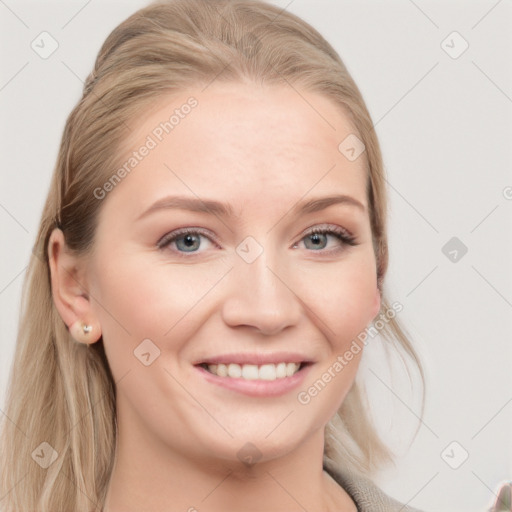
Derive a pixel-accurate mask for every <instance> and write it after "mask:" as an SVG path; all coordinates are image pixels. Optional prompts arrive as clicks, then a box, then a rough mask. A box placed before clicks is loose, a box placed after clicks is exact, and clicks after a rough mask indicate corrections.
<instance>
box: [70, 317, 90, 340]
mask: <svg viewBox="0 0 512 512" xmlns="http://www.w3.org/2000/svg"><path fill="white" fill-rule="evenodd" d="M69 332H70V333H71V336H73V338H74V339H75V340H76V341H78V342H80V343H92V338H91V337H90V334H91V332H92V325H89V324H84V323H82V322H81V321H80V320H77V321H76V322H74V323H73V325H72V326H71V327H70V328H69Z"/></svg>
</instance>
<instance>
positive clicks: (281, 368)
mask: <svg viewBox="0 0 512 512" xmlns="http://www.w3.org/2000/svg"><path fill="white" fill-rule="evenodd" d="M299 368H300V363H278V364H262V365H261V366H257V365H255V364H243V365H239V364H235V363H231V364H228V365H226V364H209V365H208V370H209V371H210V373H213V374H214V375H218V376H219V377H231V378H234V379H238V378H242V379H246V380H258V379H259V380H276V379H284V378H285V377H291V376H292V375H294V374H295V373H297V371H298V370H299Z"/></svg>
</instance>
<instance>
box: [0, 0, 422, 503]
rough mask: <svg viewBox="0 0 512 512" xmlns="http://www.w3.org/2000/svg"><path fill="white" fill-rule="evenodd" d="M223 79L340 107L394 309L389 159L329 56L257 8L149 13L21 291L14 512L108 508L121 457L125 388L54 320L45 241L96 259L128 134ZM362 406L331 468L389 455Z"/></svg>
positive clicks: (111, 46) (6, 438)
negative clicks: (61, 242)
mask: <svg viewBox="0 0 512 512" xmlns="http://www.w3.org/2000/svg"><path fill="white" fill-rule="evenodd" d="M213 80H217V81H225V82H235V83H237V82H238V83H240V82H247V83H251V82H252V83H261V84H269V85H271V84H275V85H291V86H293V87H294V88H302V89H303V90H306V91H310V92H312V93H318V94H320V95H322V96H323V97H325V98H328V99H330V100H331V101H332V102H333V103H334V104H335V105H337V106H339V108H340V109H342V110H343V112H344V113H346V115H348V116H349V117H350V119H351V121H352V123H353V125H354V127H355V128H356V129H357V132H358V135H359V137H360V138H361V139H362V140H363V142H364V144H365V148H366V149H365V152H364V153H363V155H362V158H364V159H365V167H366V171H367V199H368V205H369V216H370V223H371V228H372V235H373V246H374V251H375V258H376V273H377V283H378V287H379V289H380V291H381V312H383V311H387V310H389V301H388V299H387V298H386V294H385V293H384V288H383V279H384V276H385V274H386V270H387V267H388V247H387V231H386V216H387V199H386V188H385V176H384V169H383V163H382V156H381V151H380V148H379V143H378V140H377V136H376V134H375V131H374V127H373V123H372V120H371V118H370V115H369V113H368V110H367V108H366V106H365V103H364V100H363V97H362V95H361V93H360V92H359V89H358V88H357V86H356V84H355V83H354V81H353V79H352V78H351V76H350V75H349V73H348V71H347V69H346V67H345V65H344V64H343V62H342V60H341V59H340V57H339V56H338V54H337V53H336V51H335V50H334V49H333V48H332V46H331V45H330V44H329V43H328V42H327V41H326V40H325V39H324V38H323V37H322V36H321V35H320V34H319V33H318V32H317V31H316V30H315V29H314V28H312V27H311V26H310V25H308V24H307V23H306V22H304V21H303V20H301V19H300V18H298V17H297V16H295V15H293V14H291V13H289V12H286V11H285V10H280V9H279V8H277V7H275V6H273V5H270V4H267V3H264V2H263V1H259V0H169V1H160V2H155V3H153V4H150V5H149V6H147V7H145V8H143V9H140V10H139V11H137V12H136V13H135V14H133V15H132V16H130V17H129V18H128V19H126V20H125V21H124V22H122V23H121V24H120V25H119V26H118V27H116V28H115V29H114V30H113V31H112V33H111V34H110V35H109V36H108V37H107V39H106V40H105V42H104V43H103V45H102V47H101V49H100V52H99V54H98V56H97V58H96V61H95V65H94V69H93V71H92V72H91V73H90V75H89V76H88V78H87V80H86V82H85V85H84V88H83V94H82V97H81V99H80V100H79V101H78V103H77V105H76V106H75V107H74V109H73V110H72V111H71V113H70V114H69V116H68V118H67V120H66V124H65V127H64V132H63V136H62V140H61V144H60V149H59V153H58V158H57V162H56V166H55V169H54V172H53V176H52V180H51V184H50V188H49V193H48V196H47V199H46V203H45V206H44V208H43V212H42V217H41V221H40V225H39V230H38V234H37V238H36V242H35V245H34V249H33V253H32V255H31V258H30V263H29V266H28V269H27V272H26V276H25V280H24V282H23V289H22V302H21V313H20V317H19V330H18V337H17V344H16V351H15V356H14V361H13V366H12V368H11V373H10V377H9V386H8V389H7V399H6V411H5V417H4V418H3V423H2V431H1V439H0V442H1V445H0V449H1V458H2V461H3V472H2V475H1V476H2V478H1V480H0V500H1V501H0V508H2V507H3V508H2V510H4V511H5V512H11V511H15V510H16V511H18V510H19V511H35V510H37V511H38V512H60V511H70V510H73V511H75V512H85V511H89V510H91V509H92V508H94V507H97V508H98V509H99V510H101V508H102V506H103V503H104V500H105V496H106V492H107V487H108V481H109V478H110V475H111V472H112V467H113V460H114V454H115V445H116V427H117V425H116V414H115V412H116V404H115V382H114V379H113V377H112V374H111V372H110V369H109V365H108V361H107V359H106V356H105V352H104V348H103V340H102V339H101V338H100V340H99V341H98V342H97V343H94V344H93V345H86V344H81V343H78V342H75V341H74V340H73V339H72V338H71V336H70V333H69V331H68V329H67V326H66V325H65V324H64V322H63V320H62V319H61V317H60V315H59V314H58V312H57V310H56V307H55V305H54V302H53V298H52V289H51V280H50V278H51V275H50V269H49V260H48V253H47V250H48V241H49V237H50V235H51V232H52V231H53V229H54V228H60V229H61V230H62V231H63V233H64V236H65V240H66V243H67V246H68V247H69V248H70V249H71V250H72V251H73V252H74V253H75V254H76V255H78V256H84V257H87V255H89V254H90V253H91V251H92V249H93V246H94V235H95V230H96V225H97V219H98V213H99V211H100V207H101V204H103V203H102V201H99V200H98V199H97V198H96V196H95V195H94V190H95V189H96V188H97V187H101V186H102V185H103V184H104V183H105V182H106V181H107V180H108V178H109V177H111V176H112V169H115V168H117V167H118V166H119V165H120V164H121V162H120V153H121V152H120V148H121V147H122V146H123V141H124V140H125V138H126V136H127V130H129V125H130V122H134V123H135V122H136V121H137V116H138V115H139V114H141V113H143V112H144V111H145V110H147V108H148V107H149V106H150V105H151V104H154V103H155V102H156V101H158V100H159V99H161V98H163V97H164V96H168V95H169V94H171V93H177V94H178V93H180V92H183V91H184V90H185V89H186V88H187V87H191V86H197V85H198V84H208V83H210V82H212V81H213ZM380 334H381V335H382V338H383V339H384V340H385V341H386V342H387V343H390V344H393V345H394V346H396V348H397V349H398V352H400V353H402V354H403V355H405V356H407V359H408V360H409V362H411V361H412V363H413V365H414V366H415V368H416V369H418V370H419V372H420V374H421V379H422V382H423V384H424V374H423V370H422V367H421V363H420V360H419V357H418V355H417V353H416V352H415V350H414V348H413V346H412V344H411V342H410V341H409V336H408V334H407V333H406V331H405V330H404V329H403V328H402V327H401V325H400V323H399V321H398V319H397V318H396V317H393V318H390V319H389V321H387V322H386V324H385V325H384V327H383V328H382V330H381V331H380ZM401 357H402V359H403V360H404V362H405V361H406V359H405V358H404V357H403V356H401ZM365 397H366V395H365V393H364V391H363V389H362V388H361V387H360V385H359V384H358V383H357V382H356V381H355V382H354V383H353V385H352V387H351V388H350V391H349V392H348V394H347V396H346V398H345V400H344V401H343V404H342V406H341V407H340V409H339V411H338V412H337V413H336V415H335V416H334V417H333V418H332V420H331V421H330V422H329V424H328V425H327V427H326V436H325V448H324V461H327V462H329V463H333V464H337V465H340V466H341V465H343V466H345V467H347V468H351V469H352V470H354V471H358V472H360V473H365V474H369V473H372V472H373V471H375V470H376V469H377V468H380V467H381V466H382V464H384V463H385V462H389V461H391V460H392V453H391V451H390V450H389V448H388V447H387V446H386V444H385V443H384V442H383V441H382V440H381V438H380V437H379V436H378V434H377V432H376V429H375V427H374V425H373V422H372V419H371V414H370V411H369V407H368V404H367V401H365V400H366V398H365ZM423 406H424V397H423V402H422V408H423ZM422 412H423V411H422ZM43 442H47V443H49V444H50V445H51V446H52V447H53V449H54V450H55V451H56V452H57V454H58V457H57V458H56V460H55V461H54V462H53V463H52V464H51V465H50V466H49V467H48V468H47V469H43V468H42V467H40V466H39V465H38V464H36V463H35V462H34V460H35V459H34V460H32V458H33V453H34V451H35V449H36V448H37V447H39V445H40V444H41V443H43ZM38 449H39V448H38ZM39 450H40V449H39Z"/></svg>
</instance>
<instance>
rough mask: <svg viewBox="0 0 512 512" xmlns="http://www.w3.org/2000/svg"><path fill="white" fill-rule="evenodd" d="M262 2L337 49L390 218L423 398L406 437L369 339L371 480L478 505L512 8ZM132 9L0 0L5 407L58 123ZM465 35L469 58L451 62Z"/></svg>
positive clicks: (403, 414) (451, 507)
mask: <svg viewBox="0 0 512 512" xmlns="http://www.w3.org/2000/svg"><path fill="white" fill-rule="evenodd" d="M274 3H276V4H277V5H279V6H281V7H283V8H287V9H288V10H290V11H291V12H294V13H296V14H298V15H299V16H301V17H303V18H304V19H306V20H307V21H309V22H310V23H312V24H313V25H314V26H315V27H316V28H317V29H318V30H319V31H320V32H321V33H322V34H323V35H324V36H325V37H326V38H327V39H328V40H329V41H330V42H331V43H332V44H333V46H334V47H335V48H336V49H337V50H338V52H339V53H340V55H341V57H342V58H343V59H344V61H345V63H346V65H347V67H348V69H349V71H350V72H351V73H352V75H353V77H354V78H355V80H356V82H357V83H358V85H359V87H360V89H361V91H362V93H363V95H364V97H365V100H366V102H367V105H368V108H369V110H370V113H371V114H372V117H373V119H374V122H375V124H376V126H377V128H376V129H377V133H378V136H379V138H380V141H381V144H382V149H383V154H384V160H385V165H386V170H387V173H388V182H389V197H390V208H391V210H390V252H391V254H390V256H391V262H390V270H389V274H388V278H387V285H388V289H389V290H390V291H391V296H392V299H393V300H397V301H399V302H400V303H401V304H402V305H403V306H404V309H403V311H402V312H401V313H400V319H401V320H402V321H403V323H405V325H406V326H407V328H408V330H409V332H410V333H411V335H412V337H413V339H414V342H415V344H416V347H417V348H418V350H419V351H420V353H421V355H422V357H423V360H424V362H425V366H426V369H427V402H426V410H425V415H424V417H423V420H422V423H420V428H419V431H418V434H417V437H416V438H415V439H414V440H413V434H414V430H415V428H416V426H417V425H418V419H417V415H418V414H419V400H418V397H417V393H416V394H414V393H413V392H411V391H410V390H409V386H408V383H407V379H406V376H405V373H404V371H403V370H401V368H400V366H399V365H397V366H396V371H395V372H393V373H392V374H391V373H389V372H388V371H387V369H386V367H385V366H384V365H383V364H382V344H381V342H380V341H379V339H378V338H375V339H374V340H373V341H372V343H371V344H370V345H369V346H368V347H367V350H366V353H365V359H364V361H363V366H362V368H361V377H362V378H363V379H364V381H365V382H366V383H367V386H368V391H369V393H370V396H371V403H372V405H373V410H374V413H375V418H376V421H377V423H378V424H379V425H380V428H381V431H382V432H383V435H384V437H385V438H386V439H387V441H388V442H389V443H390V444H391V446H393V447H394V449H395V450H396V452H397V453H398V459H397V464H396V467H394V468H390V469H388V470H386V471H383V472H381V473H380V474H379V475H378V478H377V480H378V483H379V484H380V486H381V487H382V488H383V489H384V490H386V491H387V492H388V493H390V494H392V495H394V496H395V497H397V498H398V499H400V500H401V501H403V502H407V503H409V504H410V505H413V506H416V507H419V508H423V509H425V510H429V511H436V512H445V511H446V512H448V511H450V512H454V511H455V512H462V511H464V512H476V511H484V510H487V509H488V507H489V506H490V504H491V502H492V500H493V496H494V492H496V489H497V486H498V484H500V483H501V482H502V481H504V480H506V479H512V441H511V438H512V436H511V435H510V434H511V427H512V385H511V384H512V382H511V381H512V372H511V367H512V357H511V356H512V348H511V343H510V340H511V334H512V320H511V318H512V315H511V313H512V277H511V272H510V269H511V266H510V261H512V260H511V256H512V241H511V238H512V229H511V227H512V226H511V219H512V173H511V161H512V158H511V156H512V155H511V153H512V144H511V140H512V139H511V132H512V122H511V121H512V68H511V66H510V62H511V61H512V59H511V57H512V48H511V46H512V45H511V43H512V36H511V35H510V34H511V19H512V6H511V3H510V1H506V0H505V1H496V0H490V1H487V0H486V1H483V0H482V1H473V2H462V1H459V2H455V1H437V2H435V1H430V0H429V1H426V0H423V1H422V0H416V1H412V0H389V1H386V2H377V1H375V0H374V1H357V2H356V1H340V2H334V1H330V2H328V1H325V0H324V1H315V2H313V1H312V0H294V1H292V2H290V1H289V0H286V1H281V0H280V1H275V2H274ZM144 5H146V2H144V1H135V0H130V1H123V2H121V1H118V2H114V1H105V0H103V1H101V2H100V1H99V0H92V1H91V0H90V1H88V2H87V1H84V0H72V1H70V0H66V1H65V2H64V1H61V2H45V3H44V4H43V3H42V2H41V3H38V2H34V1H33V2H17V1H14V0H0V28H1V32H0V38H1V45H0V52H1V62H2V64H1V71H0V73H1V74H0V112H1V123H0V129H1V136H0V144H1V153H0V154H1V167H0V169H1V171H0V173H1V187H0V236H1V241H2V242H1V243H2V245H1V247H2V251H1V254H2V265H1V268H0V315H1V323H0V350H1V353H0V392H1V395H0V399H1V403H2V404H3V403H4V395H5V388H6V385H7V378H8V372H9V369H10V365H11V360H12V356H13V353H14V346H15V336H16V329H17V321H18V314H19V301H20V296H21V295H20V291H21V284H22V280H23V277H24V274H25V269H26V265H27V262H28V258H29V256H30V253H31V249H32V245H33V243H34V238H35V234H36V229H37V225H38V222H39V216H40V213H41V209H42V206H43V203H44V200H45V196H46V193H47V188H48V185H49V181H50V176H51V172H52V171H53V166H54V163H55V159H56V156H57V150H58V144H59V141H60V137H61V134H62V129H63V126H64V121H65V118H66V116H67V115H68V113H69V111H70V110H71V108H72V107H73V106H74V105H75V103H76V101H77V100H78V99H79V96H80V93H81V88H82V85H83V81H84V79H85V77H86V76H87V74H88V73H89V72H90V70H91V68H92V65H93V62H94V59H95V57H96V54H97V52H98V50H99V47H100V45H101V43H102V42H103V40H104V39H105V37H106V36H107V35H108V34H109V32H110V31H111V30H112V29H113V28H114V27H115V26H116V25H117V24H118V23H119V22H121V21H122V20H123V19H125V18H126V17H127V16H128V15H130V14H132V13H133V12H134V11H135V10H136V9H138V8H140V7H142V6H144ZM43 31H47V32H49V33H50V34H51V36H52V37H53V38H54V39H55V40H56V41H57V42H58V45H59V46H58V48H57V50H56V51H55V52H54V53H53V54H52V55H51V56H49V57H48V58H47V59H43V58H41V57H40V56H39V55H38V54H37V53H36V52H35V51H34V50H33V49H32V48H31V42H32V41H33V40H36V43H37V41H39V40H40V39H38V36H39V34H40V33H41V32H43ZM454 31H456V32H458V33H459V34H460V36H461V37H459V36H457V35H455V36H454V35H451V34H452V33H453V32H454ZM462 38H463V39H462ZM464 40H465V41H466V42H467V44H469V47H468V49H467V50H466V51H465V52H464V53H462V54H461V55H460V56H458V53H459V52H460V51H461V50H462V49H463V47H464ZM443 41H445V42H444V43H443ZM45 47H46V48H49V46H48V45H45ZM447 52H448V53H447ZM449 53H451V55H449ZM455 56H456V57H457V58H454V57H455ZM452 237H457V239H458V240H457V241H455V244H456V245H455V246H454V248H455V249H456V250H458V253H457V259H456V261H452V259H453V258H454V257H455V256H454V255H455V253H453V252H452V254H451V255H450V254H449V251H452V250H453V248H452V247H450V246H449V248H448V249H446V250H445V251H444V252H446V253H447V255H445V253H444V252H443V250H442V248H443V247H444V246H445V244H446V243H447V242H448V241H449V240H450V239H452ZM461 243H463V244H464V245H465V246H466V247H467V249H468V252H467V253H466V254H465V255H464V256H462V257H461V254H462V253H461V252H460V250H459V249H458V248H457V247H459V248H460V244H461ZM453 441H455V442H456V443H457V444H455V445H453V444H451V443H452V442H453ZM411 442H412V444H411ZM409 445H410V446H409ZM447 447H448V449H447V450H445V449H446V448H447ZM466 454H467V455H468V458H467V460H465V461H464V462H463V463H462V464H461V462H462V460H463V459H464V457H465V456H466ZM459 465H460V466H459ZM456 466H459V467H457V468H456Z"/></svg>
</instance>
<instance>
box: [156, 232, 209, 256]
mask: <svg viewBox="0 0 512 512" xmlns="http://www.w3.org/2000/svg"><path fill="white" fill-rule="evenodd" d="M203 240H207V244H206V249H207V248H208V244H209V243H210V244H211V243H214V242H213V241H212V239H211V238H210V237H209V236H208V235H207V234H206V232H205V231H204V230H202V229H198V228H183V229H178V230H176V231H173V232H171V233H168V234H167V235H165V236H164V237H163V238H161V239H160V240H159V241H158V243H157V247H158V248H159V249H165V248H166V247H170V246H171V245H174V246H175V249H174V250H175V251H176V252H178V253H197V252H199V251H198V250H199V248H200V247H201V248H203V246H204V245H205V244H204V243H203Z"/></svg>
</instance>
